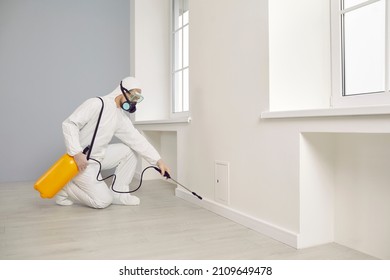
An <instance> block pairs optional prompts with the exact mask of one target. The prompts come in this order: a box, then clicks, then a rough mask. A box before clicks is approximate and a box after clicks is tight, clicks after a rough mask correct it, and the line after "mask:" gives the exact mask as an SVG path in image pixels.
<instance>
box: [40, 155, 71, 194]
mask: <svg viewBox="0 0 390 280" xmlns="http://www.w3.org/2000/svg"><path fill="white" fill-rule="evenodd" d="M77 173H78V168H77V164H76V162H75V161H74V159H73V157H71V156H70V155H68V154H64V155H63V156H62V157H60V158H59V159H58V160H57V161H56V163H54V164H53V165H52V166H51V167H50V168H49V170H47V171H46V172H45V174H43V175H42V176H41V177H40V178H39V179H38V180H37V181H36V183H35V185H34V188H35V189H36V190H37V191H39V192H40V193H41V197H42V198H52V197H53V196H55V195H56V194H57V192H59V191H60V190H61V189H62V188H63V187H64V186H65V185H66V184H67V183H68V182H69V181H70V180H71V179H72V178H73V177H74V176H76V175H77Z"/></svg>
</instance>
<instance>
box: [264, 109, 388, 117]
mask: <svg viewBox="0 0 390 280" xmlns="http://www.w3.org/2000/svg"><path fill="white" fill-rule="evenodd" d="M388 114H390V106H367V107H351V108H327V109H310V110H291V111H265V112H262V113H261V118H262V119H282V118H310V117H341V116H369V115H388Z"/></svg>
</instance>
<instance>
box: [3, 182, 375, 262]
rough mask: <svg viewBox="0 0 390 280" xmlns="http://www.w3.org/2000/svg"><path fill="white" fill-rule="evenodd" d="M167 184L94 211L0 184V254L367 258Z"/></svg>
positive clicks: (24, 185) (26, 187) (148, 185)
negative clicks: (134, 202)
mask: <svg viewBox="0 0 390 280" xmlns="http://www.w3.org/2000/svg"><path fill="white" fill-rule="evenodd" d="M174 188H175V186H174V185H172V184H170V183H168V182H166V181H163V180H153V181H145V182H144V184H143V186H142V188H141V189H140V190H139V191H138V192H137V193H136V195H137V196H139V197H140V198H141V205H140V206H118V205H112V206H110V207H108V208H106V209H103V210H96V209H91V208H88V207H85V206H81V205H72V206H57V205H56V204H55V202H54V200H47V199H46V200H44V199H41V198H40V197H39V193H38V192H37V191H35V190H34V189H33V183H32V182H20V183H2V184H0V259H2V260H20V259H24V260H31V259H37V260H38V259H59V260H67V259H74V260H84V259H88V260H98V259H107V260H121V259H138V260H154V259H160V260H164V259H167V260H168V259H169V260H175V259H177V260H192V259H193V260H200V259H205V260H231V259H237V260H247V259H248V260H249V259H252V260H256V259H268V260H276V259H281V260H289V259H301V260H302V259H303V260H309V259H321V260H334V259H335V260H342V259H347V260H357V259H359V260H360V259H361V260H363V259H374V258H373V257H371V256H368V255H365V254H363V253H360V252H357V251H355V250H352V249H349V248H347V247H344V246H341V245H338V244H336V243H330V244H326V245H323V246H318V247H313V248H309V249H302V250H296V249H294V248H292V247H290V246H288V245H285V244H283V243H281V242H278V241H275V240H273V239H271V238H269V237H267V236H264V235H262V234H260V233H257V232H255V231H253V230H251V229H248V228H246V227H244V226H242V225H239V224H237V223H235V222H232V221H230V220H228V219H226V218H223V217H221V216H218V215H216V214H214V213H212V212H210V211H208V210H205V209H203V208H201V207H199V206H197V205H193V204H191V203H189V202H187V201H184V200H182V199H180V198H177V197H175V195H174Z"/></svg>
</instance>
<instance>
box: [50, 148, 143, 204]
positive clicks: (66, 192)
mask: <svg viewBox="0 0 390 280" xmlns="http://www.w3.org/2000/svg"><path fill="white" fill-rule="evenodd" d="M101 165H102V170H107V169H112V168H115V167H116V169H115V174H116V180H115V185H114V189H115V190H117V191H129V184H130V182H131V180H132V179H133V176H134V173H135V169H136V166H137V156H136V155H135V153H134V152H133V151H132V150H131V149H130V148H129V147H128V146H126V145H124V144H122V143H117V144H111V145H109V146H108V147H107V153H106V157H105V158H104V159H103V160H102V162H101ZM98 172H99V164H98V163H97V162H95V161H92V160H90V161H89V165H88V167H87V169H86V170H84V171H83V172H81V173H79V174H78V175H77V176H76V177H75V178H74V179H73V180H72V181H71V182H69V183H68V184H67V185H66V186H65V187H64V189H63V191H62V192H61V194H60V196H68V197H69V198H70V200H71V201H73V202H79V203H81V204H84V205H87V206H89V207H92V208H106V207H108V206H109V205H110V204H111V203H113V204H122V205H138V204H139V203H140V200H139V198H138V197H136V196H133V195H130V194H127V193H115V192H113V191H112V190H110V189H109V187H108V186H107V184H106V183H105V182H104V181H98V180H96V176H97V174H98ZM99 177H100V178H99V179H101V176H99ZM57 201H58V200H57ZM59 204H61V203H59ZM71 204H72V203H69V204H64V203H63V204H61V205H71Z"/></svg>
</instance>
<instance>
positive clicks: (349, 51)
mask: <svg viewBox="0 0 390 280" xmlns="http://www.w3.org/2000/svg"><path fill="white" fill-rule="evenodd" d="M386 2H387V1H386V0H370V1H367V0H366V1H364V0H333V1H332V84H333V85H332V105H334V106H365V105H384V104H390V93H389V79H388V76H389V67H388V65H389V63H388V58H389V51H388V49H389V48H388V37H389V36H388V32H389V28H387V27H386V24H388V23H387V22H388V20H387V16H388V15H387V12H386V9H387V8H386V6H387V5H386Z"/></svg>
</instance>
